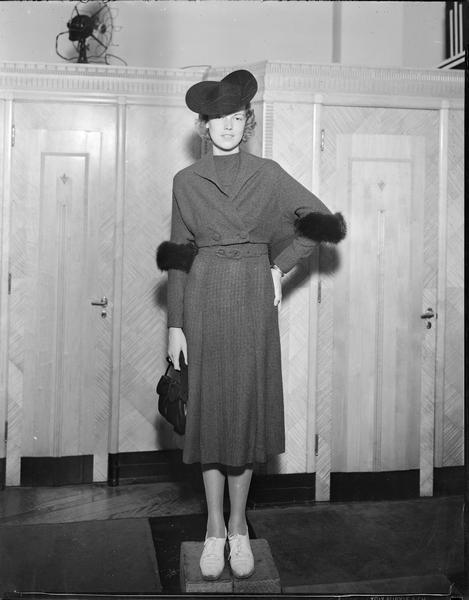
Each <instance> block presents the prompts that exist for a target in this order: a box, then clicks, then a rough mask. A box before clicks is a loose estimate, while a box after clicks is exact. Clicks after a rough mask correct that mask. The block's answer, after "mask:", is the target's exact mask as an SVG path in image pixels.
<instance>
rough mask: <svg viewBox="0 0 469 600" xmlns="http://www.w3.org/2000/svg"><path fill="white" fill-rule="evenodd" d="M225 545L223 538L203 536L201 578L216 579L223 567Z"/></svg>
mask: <svg viewBox="0 0 469 600" xmlns="http://www.w3.org/2000/svg"><path fill="white" fill-rule="evenodd" d="M225 544H226V530H225V537H224V538H217V537H207V536H205V542H204V549H203V550H202V556H201V557H200V563H199V564H200V570H201V572H202V577H203V578H204V579H207V580H209V581H210V580H214V579H218V578H219V577H220V575H221V574H222V572H223V569H224V567H225Z"/></svg>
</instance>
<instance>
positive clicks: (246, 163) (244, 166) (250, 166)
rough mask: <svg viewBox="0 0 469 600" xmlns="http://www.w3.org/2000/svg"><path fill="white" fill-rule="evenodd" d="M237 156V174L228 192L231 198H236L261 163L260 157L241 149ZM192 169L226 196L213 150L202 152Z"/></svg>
mask: <svg viewBox="0 0 469 600" xmlns="http://www.w3.org/2000/svg"><path fill="white" fill-rule="evenodd" d="M239 157H240V161H239V169H238V174H237V176H236V179H235V181H234V183H233V187H232V189H231V193H230V194H229V197H230V198H231V199H234V198H236V196H237V195H238V194H239V192H240V190H241V188H242V187H243V185H244V184H245V183H246V181H248V180H249V179H251V177H252V176H253V175H254V174H255V173H256V172H257V171H258V170H259V169H260V168H261V165H262V161H261V159H260V158H258V157H257V156H254V155H253V154H248V153H247V152H244V151H242V150H240V153H239ZM193 169H194V172H195V173H197V174H198V175H200V176H201V177H203V178H204V179H208V180H209V181H211V182H212V183H214V184H215V185H216V186H217V188H218V189H219V190H220V191H221V192H223V194H225V196H228V194H227V193H226V192H225V191H224V189H223V188H222V187H221V185H220V182H219V181H218V176H217V169H216V167H215V161H214V159H213V152H212V151H211V150H209V151H208V152H207V153H206V154H204V156H202V158H201V159H200V160H199V161H197V162H196V163H195V164H194V167H193Z"/></svg>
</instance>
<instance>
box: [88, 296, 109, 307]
mask: <svg viewBox="0 0 469 600" xmlns="http://www.w3.org/2000/svg"><path fill="white" fill-rule="evenodd" d="M91 305H92V306H102V307H103V308H105V307H106V306H107V298H106V296H103V297H102V298H101V300H93V301H92V302H91Z"/></svg>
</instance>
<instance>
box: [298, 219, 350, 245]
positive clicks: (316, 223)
mask: <svg viewBox="0 0 469 600" xmlns="http://www.w3.org/2000/svg"><path fill="white" fill-rule="evenodd" d="M295 228H296V232H297V233H298V234H299V235H303V236H304V237H307V238H309V239H310V240H313V241H315V242H330V243H331V244H337V243H338V242H340V241H341V240H343V239H344V237H345V235H346V233H347V225H346V223H345V219H344V217H343V216H342V214H341V213H335V215H330V214H323V213H319V212H311V213H308V214H307V215H305V216H304V217H301V218H299V219H298V220H297V221H296V223H295Z"/></svg>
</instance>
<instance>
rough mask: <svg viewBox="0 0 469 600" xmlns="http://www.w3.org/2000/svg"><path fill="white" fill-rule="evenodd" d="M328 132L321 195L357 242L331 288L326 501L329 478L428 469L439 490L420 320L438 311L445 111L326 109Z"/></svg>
mask: <svg viewBox="0 0 469 600" xmlns="http://www.w3.org/2000/svg"><path fill="white" fill-rule="evenodd" d="M321 127H323V128H324V132H325V144H324V151H323V152H322V153H321V184H320V196H321V198H323V199H324V201H325V202H326V204H327V205H328V206H330V207H331V208H332V209H333V210H339V211H341V212H343V214H344V216H345V218H346V220H347V224H348V235H347V238H346V239H345V240H344V242H342V243H341V244H340V245H339V247H338V253H339V258H338V262H339V266H338V269H336V271H335V272H334V274H333V276H328V275H323V276H321V281H320V288H321V302H320V308H319V316H318V352H319V360H320V362H319V363H318V388H317V389H318V391H317V409H316V413H317V414H322V415H328V419H325V418H321V419H318V421H317V430H318V434H319V446H318V451H319V455H318V464H321V465H322V466H323V468H322V470H321V473H320V476H319V477H317V499H318V500H327V499H328V498H329V485H330V482H329V477H328V475H329V473H330V471H334V472H358V471H362V472H366V471H368V472H369V471H390V470H404V469H419V468H420V470H421V474H422V472H425V478H426V479H425V484H424V483H422V481H423V479H422V477H421V491H422V493H428V492H429V490H431V476H432V464H433V462H432V461H433V452H434V445H433V436H434V428H433V411H434V390H435V327H434V326H433V327H432V328H431V329H427V328H426V323H425V321H424V320H422V319H421V318H420V316H421V314H422V313H423V312H425V310H426V309H427V308H428V307H432V308H433V309H434V310H435V312H436V273H437V255H438V235H437V222H436V220H435V218H434V216H435V214H436V212H437V205H438V204H437V203H438V168H437V167H438V150H439V147H438V112H437V111H426V110H418V111H417V110H415V111H412V110H400V109H373V108H358V107H357V108H348V107H324V109H323V114H322V124H321ZM329 254H330V253H329V252H328V250H327V248H324V249H321V256H320V263H321V264H322V267H321V268H322V270H323V271H325V272H327V271H328V270H329V268H330V265H329V263H328V261H329V259H328V255H329ZM335 260H336V261H337V257H336V258H335ZM329 351H330V353H331V354H330V355H331V357H332V358H331V360H328V359H327V356H326V357H322V358H321V354H323V352H326V353H327V352H329ZM424 487H425V490H424ZM430 493H431V492H430Z"/></svg>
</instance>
